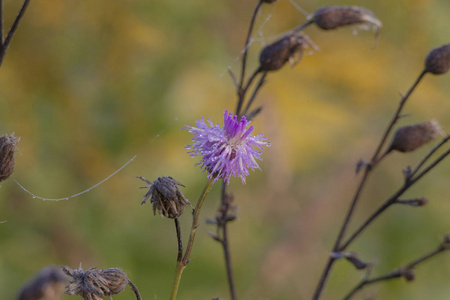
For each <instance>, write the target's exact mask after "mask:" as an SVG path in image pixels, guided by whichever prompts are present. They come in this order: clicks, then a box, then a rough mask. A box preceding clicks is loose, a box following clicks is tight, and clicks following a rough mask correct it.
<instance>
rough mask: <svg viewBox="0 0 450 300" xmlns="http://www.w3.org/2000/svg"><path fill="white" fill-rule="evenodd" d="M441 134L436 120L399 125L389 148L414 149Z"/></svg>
mask: <svg viewBox="0 0 450 300" xmlns="http://www.w3.org/2000/svg"><path fill="white" fill-rule="evenodd" d="M440 135H442V128H441V126H440V125H439V123H438V122H437V121H436V120H431V121H428V122H424V123H419V124H414V125H409V126H404V127H401V128H400V129H398V130H397V132H396V133H395V136H394V139H393V140H392V143H391V146H390V148H389V150H390V151H391V150H397V151H400V152H411V151H414V150H416V149H418V148H420V147H421V146H423V145H425V144H426V143H428V142H430V141H432V140H434V139H436V138H437V137H439V136H440Z"/></svg>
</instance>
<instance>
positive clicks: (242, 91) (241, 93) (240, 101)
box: [236, 67, 261, 116]
mask: <svg viewBox="0 0 450 300" xmlns="http://www.w3.org/2000/svg"><path fill="white" fill-rule="evenodd" d="M259 72H261V70H260V68H259V67H258V68H257V69H256V70H255V71H254V72H253V74H252V75H251V76H250V78H249V79H248V81H247V83H246V84H245V87H244V88H242V87H241V88H240V89H239V92H238V94H239V98H238V103H237V105H236V115H238V116H241V109H242V105H243V104H244V99H245V94H246V93H247V91H248V88H249V87H250V85H251V84H252V82H253V80H254V79H255V78H256V76H257V75H258V74H259Z"/></svg>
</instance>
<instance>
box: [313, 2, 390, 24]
mask: <svg viewBox="0 0 450 300" xmlns="http://www.w3.org/2000/svg"><path fill="white" fill-rule="evenodd" d="M312 18H313V21H314V23H316V25H317V26H318V27H320V28H321V29H324V30H330V29H336V28H339V27H342V26H347V25H354V24H372V25H373V26H374V27H375V28H376V29H377V30H379V29H380V28H381V27H382V26H383V24H382V23H381V21H380V20H378V19H377V18H376V17H375V16H374V14H373V13H372V12H371V11H370V10H368V9H366V8H363V7H358V6H335V5H330V6H324V7H321V8H319V9H318V10H316V12H315V13H314V15H313V16H312Z"/></svg>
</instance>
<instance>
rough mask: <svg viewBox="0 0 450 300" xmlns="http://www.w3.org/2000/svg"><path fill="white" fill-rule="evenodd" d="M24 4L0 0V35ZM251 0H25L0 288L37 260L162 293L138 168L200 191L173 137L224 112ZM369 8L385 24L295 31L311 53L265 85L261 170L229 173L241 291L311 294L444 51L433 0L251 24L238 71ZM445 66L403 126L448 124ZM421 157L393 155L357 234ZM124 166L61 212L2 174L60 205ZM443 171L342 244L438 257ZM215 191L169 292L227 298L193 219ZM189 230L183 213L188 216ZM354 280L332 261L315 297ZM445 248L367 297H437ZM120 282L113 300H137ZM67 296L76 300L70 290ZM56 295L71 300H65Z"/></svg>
mask: <svg viewBox="0 0 450 300" xmlns="http://www.w3.org/2000/svg"><path fill="white" fill-rule="evenodd" d="M20 2H21V1H13V0H5V1H4V12H5V25H6V27H7V28H9V26H10V24H11V22H12V20H13V19H14V17H15V15H16V13H17V11H18V9H19V7H20V5H21V3H20ZM255 4H256V0H255V1H238V0H229V1H213V2H211V1H208V0H193V1H179V0H152V1H144V0H119V1H106V0H96V1H73V0H67V1H32V2H31V4H30V6H29V8H28V10H27V12H26V15H25V17H24V19H23V21H22V23H21V24H20V27H19V29H18V31H17V33H16V36H15V37H14V40H13V41H12V43H11V46H10V49H9V51H8V53H7V55H6V57H5V61H4V63H3V65H2V67H1V69H0V134H2V135H3V134H10V133H12V132H14V133H15V135H16V136H17V137H20V143H19V144H18V150H19V152H18V153H17V154H16V169H15V172H14V174H13V176H12V178H10V179H8V180H7V181H4V182H2V183H1V186H0V220H7V222H6V223H3V224H0V297H1V298H2V299H15V298H16V295H17V293H18V291H19V290H20V288H21V286H22V285H23V283H24V282H26V281H27V280H28V279H29V278H30V277H32V276H34V275H35V274H36V273H37V272H38V271H39V270H40V269H41V268H42V267H44V266H46V265H51V264H54V265H67V266H69V267H72V268H75V267H77V266H79V265H80V263H81V264H82V266H83V267H84V268H89V267H97V268H108V267H119V268H122V269H123V270H124V271H125V272H127V274H128V276H129V278H130V279H131V280H132V281H133V282H134V283H135V284H136V285H137V286H138V287H139V289H140V291H141V294H142V296H143V297H144V299H156V298H157V299H167V298H168V297H169V293H170V288H171V285H172V279H173V273H174V268H175V259H176V240H175V232H174V226H173V222H172V221H171V220H168V219H162V218H160V217H159V216H155V217H154V216H153V215H152V209H151V206H150V205H143V206H141V205H140V202H141V200H142V198H143V195H144V193H145V190H142V189H139V187H141V186H143V183H142V182H141V181H140V180H138V179H137V178H136V176H144V177H146V178H148V179H150V180H154V179H156V178H157V177H158V176H173V177H174V178H176V179H178V180H179V181H181V182H182V183H184V184H185V185H186V188H184V189H183V192H184V193H185V195H186V196H187V198H189V199H190V200H191V201H192V202H195V200H196V198H197V197H198V195H199V194H200V192H201V190H202V188H203V185H204V184H205V182H206V174H204V173H202V172H201V170H199V169H198V168H197V167H195V166H194V164H195V163H196V162H198V160H196V159H193V158H190V157H189V156H188V155H187V154H186V152H187V150H186V149H184V146H185V145H187V144H189V143H190V138H191V136H190V135H189V133H188V132H187V131H184V130H182V128H183V127H184V126H185V125H186V124H188V125H193V124H195V120H197V119H199V118H200V117H201V116H205V117H207V118H211V119H212V121H213V122H215V123H219V122H222V117H223V111H224V110H225V109H230V110H234V107H235V100H236V99H235V98H236V97H235V91H234V87H233V83H232V80H231V79H230V78H229V76H228V74H227V73H226V70H227V69H228V68H230V69H231V70H232V71H233V72H235V73H238V70H239V64H240V60H239V56H240V52H241V50H242V49H243V43H244V39H245V35H246V31H247V27H248V22H249V19H250V16H251V13H252V10H253V8H254V6H255ZM330 4H356V5H360V6H365V7H367V8H369V9H371V10H372V11H373V12H374V13H375V15H376V16H377V17H378V18H379V19H380V20H381V21H382V22H383V24H384V27H383V29H382V32H381V37H380V40H379V42H378V46H377V47H376V49H373V47H372V46H373V43H374V36H373V32H370V31H369V32H365V31H359V32H358V34H356V35H355V34H353V30H354V29H353V28H346V29H341V30H337V31H329V32H324V31H321V30H319V29H317V28H315V27H313V26H312V27H310V28H308V29H307V31H306V32H307V34H309V36H310V37H311V39H313V40H314V42H315V43H316V44H317V45H318V46H319V47H320V48H321V51H320V52H316V53H314V54H312V55H306V56H305V57H304V58H303V59H302V61H301V62H300V63H298V64H297V65H296V66H295V67H293V68H291V67H289V66H286V67H284V68H283V69H282V70H281V71H279V72H276V73H273V74H270V75H269V76H268V81H267V83H266V85H265V86H264V87H263V89H262V92H261V93H260V96H259V98H258V100H257V104H259V105H263V112H262V113H261V114H260V115H259V116H258V118H257V119H255V120H254V122H253V124H254V125H255V131H256V132H257V133H264V134H265V135H266V136H267V137H269V140H270V141H271V142H272V147H271V148H269V149H267V150H266V151H265V152H264V154H263V157H264V161H263V162H261V168H262V170H263V171H262V172H261V171H258V172H255V173H252V174H251V175H250V176H249V177H248V178H247V184H246V185H242V184H241V182H240V180H239V179H234V180H232V182H231V184H230V186H229V190H230V191H232V193H233V194H234V196H235V199H236V204H237V205H238V206H239V220H237V221H236V222H234V223H232V224H231V225H230V236H231V237H230V239H231V249H232V257H233V264H234V267H235V278H236V285H237V291H238V295H239V298H240V299H274V300H275V299H310V297H311V295H312V292H313V289H314V287H315V284H316V282H317V280H318V277H319V274H320V272H321V271H322V268H323V266H324V263H325V261H326V258H327V255H328V251H329V249H331V247H332V243H333V242H334V239H335V236H336V233H337V228H338V226H339V224H340V223H341V222H342V219H343V216H344V213H345V211H346V209H347V206H348V203H349V201H350V199H351V196H352V194H353V193H354V190H355V186H356V183H357V181H358V177H357V176H355V172H354V169H355V164H356V162H357V161H358V160H359V159H360V158H366V159H368V158H369V157H370V155H371V154H372V153H373V151H374V147H375V145H376V144H377V141H378V139H379V138H380V136H381V134H382V132H383V131H384V128H385V126H386V124H387V122H388V120H389V119H390V118H391V116H392V114H393V112H394V109H395V108H396V107H397V103H398V101H399V99H400V97H399V95H398V93H399V92H406V90H407V89H408V88H409V86H410V85H411V84H412V83H413V81H414V80H415V78H416V77H417V75H418V74H419V72H420V71H421V70H422V68H423V65H424V59H425V56H426V54H427V53H428V52H429V51H430V50H431V49H432V48H434V47H437V46H440V45H442V44H445V43H448V42H449V37H450V26H449V25H450V24H449V19H448V16H449V14H450V2H448V1H447V0H434V1H433V0H428V1H425V0H401V1H389V0H377V1H373V0H371V1H369V0H366V1H347V0H343V1H339V2H337V1H331V0H330V1H313V0H301V1H300V0H292V1H289V0H279V1H278V2H277V3H275V4H272V5H265V6H264V7H263V9H262V12H261V14H260V15H259V16H258V20H257V24H256V31H255V33H254V35H253V37H254V39H255V41H254V43H252V45H251V47H250V49H249V50H250V54H249V66H250V69H253V68H255V67H256V65H257V64H256V61H257V55H258V53H259V51H260V48H261V46H262V45H264V44H267V43H269V42H272V41H273V40H274V39H275V38H276V37H279V35H280V34H281V33H284V32H286V31H288V30H290V29H292V28H294V27H296V26H298V25H299V24H301V23H303V22H304V21H305V20H306V17H305V15H304V14H303V13H302V11H301V9H298V7H301V8H302V9H303V10H305V11H306V12H307V13H312V12H313V11H314V10H315V9H317V8H318V7H320V6H323V5H330ZM449 95H450V74H447V75H443V76H432V75H429V76H426V77H425V80H423V82H422V83H421V84H420V86H419V88H418V89H417V91H416V92H414V94H413V96H412V97H411V99H410V101H409V103H408V105H407V107H406V110H405V112H406V113H408V117H407V118H404V119H402V121H401V122H400V125H405V124H410V123H418V122H423V121H427V120H430V119H434V118H436V119H437V120H438V121H439V122H440V123H441V125H442V127H443V128H444V130H447V131H448V130H450V119H449V118H448V115H449V112H450V96H449ZM430 147H431V145H430V146H428V147H424V149H421V150H419V151H417V152H414V153H411V154H398V153H395V154H392V155H391V156H390V157H389V158H388V159H387V160H386V162H385V163H384V164H382V165H380V166H379V168H378V169H377V170H376V172H375V173H374V176H373V177H372V178H371V180H370V182H369V184H368V186H367V188H366V189H365V190H364V193H363V199H362V201H361V203H360V205H359V206H358V208H357V212H356V213H357V214H356V218H355V220H354V221H355V222H353V223H352V228H354V226H356V225H357V224H358V223H359V222H361V221H362V220H363V219H364V217H365V216H367V215H368V214H369V213H370V212H372V211H373V210H374V209H375V208H376V207H377V206H378V205H380V203H382V201H384V199H385V198H386V197H387V196H389V195H390V194H391V193H392V192H393V191H395V190H396V189H397V187H399V186H400V185H401V184H402V173H401V170H402V169H403V168H404V167H406V166H407V165H415V164H416V163H417V162H418V161H419V160H420V158H421V157H422V156H423V155H424V153H426V152H427V150H429V149H430ZM134 155H137V157H136V159H135V160H134V161H133V162H132V163H131V164H130V165H128V166H127V167H126V168H125V169H123V170H122V171H121V172H120V173H118V174H117V175H115V176H114V177H112V178H111V179H110V180H108V181H107V182H105V183H104V184H102V185H100V186H99V187H98V188H96V189H94V190H92V191H90V192H89V193H86V194H84V195H82V196H79V197H77V198H74V199H70V200H69V201H59V202H52V201H42V200H39V199H33V198H32V196H31V195H29V194H27V193H26V192H24V191H23V190H22V189H21V188H20V187H19V186H18V185H17V184H16V183H15V182H14V181H13V179H15V180H17V181H18V182H20V183H21V184H22V185H23V186H25V187H26V188H27V189H29V190H30V191H32V192H33V193H34V194H36V195H38V196H41V197H46V198H60V197H67V196H70V195H72V194H75V193H78V192H80V191H83V190H85V189H87V188H89V187H90V186H92V185H94V184H96V183H97V182H99V181H100V180H102V179H103V178H105V177H106V176H108V175H109V174H111V173H112V172H114V171H115V170H116V169H117V168H119V167H120V166H121V165H123V164H124V163H125V162H126V161H128V160H129V159H130V158H132V157H133V156H134ZM449 178H450V165H449V162H448V161H445V162H444V163H442V164H441V165H440V166H439V167H438V168H436V170H435V171H433V172H432V173H431V174H430V175H429V176H427V177H426V178H424V179H423V180H421V181H420V182H419V184H417V186H416V187H415V188H413V189H412V190H411V191H410V192H408V194H407V196H410V197H416V196H426V197H427V198H429V199H430V203H429V204H428V205H426V206H425V207H423V208H410V207H394V208H392V209H390V210H389V211H388V212H387V213H386V214H385V215H384V216H382V217H381V218H380V219H379V220H378V221H377V222H376V223H375V224H373V226H371V227H370V228H369V229H368V230H367V232H366V233H365V234H364V235H363V236H362V237H361V238H359V239H358V240H357V242H356V243H355V244H354V245H353V246H352V247H351V250H352V251H356V252H358V253H359V255H360V256H361V257H362V258H363V259H365V260H367V261H373V260H377V261H378V263H377V265H376V268H375V269H374V271H373V272H374V275H376V274H384V273H386V272H388V271H390V270H391V269H393V268H396V267H398V266H400V265H402V264H405V263H407V262H409V261H411V260H412V259H414V258H416V257H418V256H420V255H421V254H423V253H425V252H427V251H429V250H431V249H434V247H436V246H437V244H438V242H439V240H440V239H441V237H442V236H443V235H444V234H446V233H449V232H450V218H449V215H450V203H449V192H450V190H449ZM219 190H220V188H219V185H216V186H215V187H214V189H213V191H212V193H211V194H210V196H209V197H208V199H207V201H206V203H205V207H204V211H203V212H202V216H201V222H202V225H201V227H200V228H199V231H198V235H197V240H196V244H195V246H194V250H193V253H192V257H191V258H192V261H191V263H190V264H189V266H188V268H187V269H186V270H185V272H184V274H183V278H182V283H181V287H180V291H179V299H211V298H213V297H221V298H226V299H229V296H228V291H227V284H226V277H225V273H224V263H223V259H222V251H221V248H220V247H219V244H218V243H217V242H215V241H213V240H212V239H211V238H210V237H209V236H208V235H207V231H214V228H213V227H212V226H210V225H206V224H205V223H204V222H205V220H206V219H207V218H213V217H214V215H215V211H216V209H217V207H218V203H219ZM181 221H182V227H183V231H184V239H185V240H187V234H188V231H189V227H190V222H191V220H190V216H189V214H185V215H184V216H183V217H182V220H181ZM362 275H363V273H361V272H358V271H355V270H354V269H353V267H352V266H350V265H349V264H348V263H346V262H340V263H338V264H337V265H336V267H335V268H334V270H333V273H332V276H331V278H330V281H329V284H328V286H327V291H326V294H325V296H324V299H340V298H341V297H342V296H343V295H344V294H345V293H346V292H347V291H348V290H349V289H350V288H351V287H353V286H354V285H355V284H356V282H357V281H358V280H359V279H360V278H361V276H362ZM449 279H450V255H448V254H443V255H440V256H439V257H436V258H435V259H433V260H431V261H429V262H428V263H426V264H424V265H421V266H420V267H419V268H418V269H417V272H416V281H415V282H413V283H406V282H405V281H404V280H395V281H392V282H389V283H385V284H380V285H377V286H372V287H370V288H367V289H366V290H365V291H364V292H363V293H361V294H359V295H360V299H362V297H363V296H364V295H369V294H371V293H376V294H377V295H378V299H409V300H415V299H424V298H428V299H437V300H439V299H448V298H449V297H450V296H449V295H450V286H449V285H448V281H449ZM133 297H134V296H133V295H132V292H131V291H130V290H127V291H126V292H124V293H123V294H121V295H118V296H115V297H114V299H117V300H120V299H132V298H133ZM72 298H76V297H75V296H73V297H72ZM62 299H71V297H69V296H63V298H62Z"/></svg>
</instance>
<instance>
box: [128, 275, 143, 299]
mask: <svg viewBox="0 0 450 300" xmlns="http://www.w3.org/2000/svg"><path fill="white" fill-rule="evenodd" d="M128 284H129V285H130V287H131V289H132V290H133V292H134V294H135V295H136V299H137V300H142V297H141V294H139V290H138V288H137V286H136V285H135V284H134V283H133V282H131V280H130V279H128Z"/></svg>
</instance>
